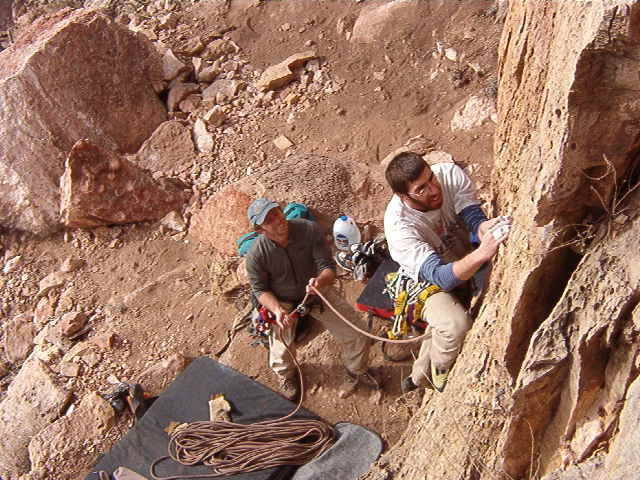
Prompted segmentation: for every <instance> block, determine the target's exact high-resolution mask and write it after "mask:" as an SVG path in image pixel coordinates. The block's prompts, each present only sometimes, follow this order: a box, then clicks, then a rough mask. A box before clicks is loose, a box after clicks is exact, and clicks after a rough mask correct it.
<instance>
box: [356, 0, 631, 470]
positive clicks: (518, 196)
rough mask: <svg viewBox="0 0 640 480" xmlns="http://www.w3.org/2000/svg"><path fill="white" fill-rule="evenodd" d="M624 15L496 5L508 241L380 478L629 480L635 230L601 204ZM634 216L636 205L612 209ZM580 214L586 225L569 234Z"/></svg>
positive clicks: (623, 80) (590, 7) (620, 153)
mask: <svg viewBox="0 0 640 480" xmlns="http://www.w3.org/2000/svg"><path fill="white" fill-rule="evenodd" d="M639 14H640V5H639V4H638V2H635V1H633V2H632V1H629V2H617V3H616V5H613V4H606V5H605V4H604V3H602V2H600V3H595V2H594V3H583V2H554V3H544V4H542V3H536V2H527V1H525V0H521V1H512V2H509V13H508V16H507V19H506V24H505V29H504V32H503V36H502V41H501V47H500V75H501V76H500V85H499V98H498V113H499V115H498V117H499V120H498V128H497V133H496V140H495V153H496V169H495V171H494V182H495V183H494V184H493V188H494V190H495V191H494V197H495V199H496V203H495V207H496V211H495V212H494V213H495V214H509V215H512V216H513V218H514V229H513V231H512V234H511V236H510V238H509V240H508V241H507V243H506V244H505V245H504V247H502V250H501V253H500V255H499V256H498V257H497V261H496V262H495V264H494V268H493V272H492V276H491V282H490V286H489V290H488V292H487V296H486V298H485V300H484V303H483V305H482V307H481V308H480V311H479V315H478V318H477V319H476V321H475V324H474V327H473V329H472V330H471V332H470V333H469V335H468V336H467V340H466V342H465V345H464V348H463V351H462V353H461V355H460V357H459V358H458V360H457V362H456V365H455V367H454V369H453V372H452V376H451V377H450V379H449V384H448V385H447V387H446V391H445V393H444V395H438V396H434V397H432V398H431V400H430V401H429V402H428V403H427V404H425V405H424V406H423V408H422V409H421V410H420V412H419V413H418V414H417V415H416V416H415V417H414V420H413V422H412V424H411V426H410V427H409V429H408V430H407V432H406V433H405V435H404V437H403V440H402V441H401V442H400V443H399V445H397V446H396V447H394V449H393V450H392V453H391V454H390V455H389V459H390V461H391V462H392V463H393V462H397V465H394V466H393V467H394V471H395V473H394V475H395V476H398V477H402V478H422V477H423V476H425V475H426V476H428V477H430V478H431V477H432V476H433V477H434V478H449V479H460V480H461V479H467V478H474V479H494V478H528V477H529V476H530V475H532V474H533V475H535V476H536V478H538V477H543V478H545V479H549V480H551V479H565V480H569V479H571V480H575V479H579V478H589V479H598V480H600V479H604V478H616V479H631V478H635V477H637V469H638V465H639V464H638V460H637V458H638V457H637V454H635V456H634V454H631V453H630V452H629V449H628V448H625V446H627V445H635V444H634V443H633V442H635V441H637V439H636V436H637V435H636V434H635V430H637V428H636V429H635V430H634V428H633V427H631V425H634V424H635V422H637V412H636V413H631V412H632V411H633V410H632V409H633V408H634V407H633V405H635V402H636V401H637V399H636V397H637V392H636V390H637V386H635V385H634V386H633V387H632V388H630V385H632V384H633V382H634V379H635V378H636V376H637V348H638V347H637V345H638V344H637V342H638V341H637V338H638V330H639V328H640V323H639V308H638V298H639V295H638V293H639V292H640V271H639V270H638V268H637V265H638V262H639V261H640V255H639V254H638V249H637V246H635V247H634V241H635V242H636V244H637V238H638V235H639V234H640V220H638V219H637V218H635V219H629V221H627V222H626V223H625V222H621V223H617V222H614V221H613V219H614V218H616V213H617V212H618V211H619V209H620V208H622V205H621V204H618V203H616V198H615V197H613V195H612V192H613V190H618V192H619V195H622V193H620V190H619V188H622V187H621V186H622V185H624V179H625V176H626V175H629V172H630V171H632V170H633V169H632V165H633V164H634V162H636V155H637V145H636V144H635V141H636V140H635V139H636V138H638V135H639V134H640V130H639V129H640V126H639V125H640V123H639V122H638V119H640V105H638V103H637V101H636V100H635V99H636V98H637V94H638V92H637V90H638V85H637V80H636V78H635V74H634V73H631V72H637V71H638V68H640V63H639V62H638V60H637V57H636V56H635V55H634V54H632V52H634V51H636V50H637V49H638V47H639V46H640V36H638V33H637V32H638V31H640V28H639V27H640V15H639ZM576 19H580V21H579V22H580V25H581V26H583V28H582V27H581V28H578V27H577V20H576ZM604 158H606V160H605V159H604ZM614 169H615V175H614V174H613V170H614ZM614 179H616V180H614ZM629 180H630V181H631V182H632V184H633V183H634V182H636V181H637V179H636V180H633V177H631V178H630V179H629ZM614 184H617V188H615V185H614ZM594 190H596V191H597V192H598V195H595V194H593V193H592V192H593V191H594ZM623 191H624V190H623ZM598 197H600V198H601V199H602V202H603V203H604V205H606V206H607V209H608V210H609V212H604V211H603V208H602V203H601V202H600V200H599V198H598ZM619 198H620V196H619V197H618V200H619ZM598 205H599V206H598ZM638 205H640V194H638V191H637V190H636V191H634V193H632V194H630V195H628V196H627V197H626V199H625V202H624V206H625V207H628V211H637V208H638ZM589 214H590V217H591V218H598V217H599V219H600V221H599V222H597V223H596V224H594V225H593V226H592V227H590V228H586V227H585V229H584V230H582V231H581V232H580V234H576V233H575V229H574V228H573V227H571V225H575V224H587V223H588V220H587V219H588V218H589V217H587V216H588V215H589ZM572 234H573V235H572ZM634 239H636V240H634ZM569 246H572V247H573V250H572V249H570V248H569ZM576 251H577V252H582V253H586V254H585V255H584V256H582V255H581V254H578V253H576ZM452 399H453V401H452ZM621 406H622V411H623V412H625V414H624V415H622V414H621V413H620V412H621ZM617 425H619V430H618V431H616V428H618V427H617ZM442 438H446V447H445V446H444V445H443V443H442V440H441V439H442ZM496 439H498V441H497V446H496ZM444 448H446V455H445V454H443V451H444ZM596 450H599V451H601V452H606V451H609V454H608V456H607V458H605V459H604V461H602V458H601V457H602V454H600V455H599V456H593V457H592V455H594V453H595V452H596ZM571 464H577V465H576V468H567V470H566V471H563V468H564V467H562V466H563V465H564V466H569V465H571ZM452 465H456V466H457V468H455V469H454V470H453V471H452ZM631 465H633V467H631ZM395 467H397V468H395ZM603 469H605V470H603ZM609 469H611V470H609ZM614 469H615V472H616V474H615V475H613V474H612V473H611V472H612V471H613V470H614ZM607 470H608V471H607ZM533 472H535V473H533ZM580 472H589V473H588V475H587V476H586V477H585V476H584V475H583V474H582V473H580ZM368 478H370V479H373V478H375V477H374V476H373V475H371V476H369V477H368Z"/></svg>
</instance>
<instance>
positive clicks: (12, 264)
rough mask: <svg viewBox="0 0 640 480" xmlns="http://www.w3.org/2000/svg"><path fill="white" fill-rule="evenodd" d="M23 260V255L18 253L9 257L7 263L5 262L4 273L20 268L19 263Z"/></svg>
mask: <svg viewBox="0 0 640 480" xmlns="http://www.w3.org/2000/svg"><path fill="white" fill-rule="evenodd" d="M21 260H22V256H21V255H17V256H15V257H13V258H11V259H9V260H8V261H7V263H5V264H4V268H3V269H2V271H3V273H11V272H13V271H14V270H15V269H16V268H18V265H19V264H20V261H21Z"/></svg>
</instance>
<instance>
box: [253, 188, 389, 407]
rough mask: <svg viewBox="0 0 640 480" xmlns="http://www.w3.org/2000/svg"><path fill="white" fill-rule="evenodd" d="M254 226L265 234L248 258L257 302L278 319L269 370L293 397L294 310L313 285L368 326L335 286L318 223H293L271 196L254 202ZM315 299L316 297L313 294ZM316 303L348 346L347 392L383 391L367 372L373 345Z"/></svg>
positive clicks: (345, 359) (324, 320)
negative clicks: (362, 387) (360, 389)
mask: <svg viewBox="0 0 640 480" xmlns="http://www.w3.org/2000/svg"><path fill="white" fill-rule="evenodd" d="M247 215H248V217H249V222H250V223H251V224H252V226H253V228H254V230H255V231H256V232H258V233H261V234H262V235H260V236H259V237H258V238H257V239H256V240H255V241H254V242H253V245H252V246H251V249H250V250H249V252H248V253H247V256H246V269H247V273H248V276H249V282H250V283H251V289H252V291H253V294H254V295H255V298H256V299H257V301H258V302H259V303H260V304H261V305H263V306H264V307H265V308H266V309H268V310H269V311H270V312H272V313H273V314H274V315H275V324H274V325H273V326H272V329H271V333H270V335H269V366H270V367H271V368H272V369H273V370H274V372H276V373H277V374H278V375H279V377H280V379H281V391H282V394H283V395H284V396H285V397H287V398H289V399H293V398H295V397H296V396H297V395H298V392H299V384H298V379H297V376H296V371H295V365H294V363H293V361H292V359H291V358H290V356H289V354H288V353H287V352H286V349H285V345H284V344H283V341H284V342H286V344H287V345H288V348H289V350H290V351H291V352H292V353H295V343H294V339H295V332H296V323H297V321H298V318H297V317H296V316H290V315H289V314H290V312H291V311H292V309H293V308H295V307H296V306H297V305H298V304H299V303H300V302H301V301H302V300H303V298H304V297H305V295H306V293H307V292H308V291H309V287H315V288H317V289H318V290H320V291H322V293H323V295H324V296H326V297H327V299H328V300H329V301H330V302H331V303H332V304H333V305H334V306H335V307H336V308H337V309H338V310H339V311H340V312H342V313H343V314H345V315H346V316H347V317H348V318H349V320H350V321H352V322H353V323H355V324H357V325H360V326H364V323H365V322H364V321H363V319H362V318H361V317H360V316H359V315H358V314H356V312H355V310H354V309H353V308H352V307H351V306H350V305H349V304H348V303H347V302H345V301H344V300H343V299H342V298H341V297H340V296H339V295H338V294H337V292H336V291H335V289H334V288H333V287H332V285H333V282H334V280H335V277H336V271H335V264H334V262H333V259H332V258H331V254H330V252H329V249H328V246H327V243H326V241H325V238H324V234H323V232H322V231H321V229H320V227H319V225H318V224H317V223H315V222H311V221H309V220H305V219H302V218H296V219H293V220H287V219H286V218H285V216H284V214H283V212H282V210H281V209H280V207H279V205H278V204H277V203H275V202H272V201H271V200H268V199H266V198H258V199H257V200H254V201H253V202H252V203H251V205H249V208H248V210H247ZM312 298H313V296H312ZM317 306H318V304H317V303H316V304H315V306H314V308H313V310H312V313H313V318H315V319H316V320H318V321H319V322H320V323H321V324H322V325H323V326H324V327H325V328H326V329H328V330H329V331H330V332H331V334H332V335H333V337H334V338H335V339H336V340H337V341H338V342H339V343H340V345H341V347H342V361H343V363H344V366H345V368H346V373H347V375H346V378H345V380H346V382H347V385H346V388H347V389H348V390H351V389H353V388H354V387H355V386H356V385H357V384H361V385H365V386H367V387H370V388H376V389H377V388H380V384H379V382H378V381H377V379H376V378H375V377H374V376H373V375H372V374H371V372H369V370H368V369H367V365H368V353H369V347H370V342H369V340H368V339H367V338H366V337H364V336H363V335H361V334H359V333H357V332H356V331H354V330H353V329H352V328H351V327H349V326H348V325H346V324H345V323H344V322H343V321H342V320H340V319H339V318H338V317H337V316H336V315H335V314H334V313H333V312H332V311H331V310H330V309H328V308H327V309H324V310H322V311H321V310H320V309H319V308H317Z"/></svg>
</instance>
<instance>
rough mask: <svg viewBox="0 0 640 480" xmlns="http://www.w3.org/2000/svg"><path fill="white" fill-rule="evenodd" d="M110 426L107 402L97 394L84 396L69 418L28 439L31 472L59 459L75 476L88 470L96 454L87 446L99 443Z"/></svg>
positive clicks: (110, 410) (111, 418)
mask: <svg viewBox="0 0 640 480" xmlns="http://www.w3.org/2000/svg"><path fill="white" fill-rule="evenodd" d="M114 424H115V411H114V410H113V408H112V407H111V405H110V404H109V402H107V401H106V400H104V399H103V398H102V397H101V396H100V395H98V394H97V393H90V394H88V395H86V396H85V397H84V398H83V399H82V401H81V402H80V405H79V406H78V408H76V409H75V410H74V411H73V412H72V413H71V414H69V415H66V416H64V417H62V418H60V419H58V420H56V421H55V422H54V423H52V424H51V425H49V426H48V427H46V428H44V429H42V430H41V431H40V433H38V434H37V435H36V436H35V437H33V439H31V441H30V442H29V458H30V460H31V468H32V469H33V470H37V469H42V468H43V467H46V466H47V465H51V464H52V463H54V461H55V460H56V459H58V460H59V459H61V458H62V459H67V460H68V461H69V462H70V463H71V464H72V465H73V469H74V471H76V472H77V471H82V470H88V469H89V468H90V467H91V466H92V465H93V464H94V463H95V462H96V460H97V458H98V455H99V452H98V450H97V449H95V448H87V446H88V445H90V444H94V445H95V444H98V443H101V442H102V439H103V438H104V436H105V435H106V433H107V432H108V431H109V429H110V428H111V427H113V425H114ZM72 459H73V461H71V460H72Z"/></svg>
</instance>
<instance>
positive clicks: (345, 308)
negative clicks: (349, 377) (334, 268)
mask: <svg viewBox="0 0 640 480" xmlns="http://www.w3.org/2000/svg"><path fill="white" fill-rule="evenodd" d="M322 294H323V295H324V296H325V297H326V298H327V300H329V302H331V305H333V306H334V307H335V308H336V310H338V311H339V312H340V313H341V314H342V315H344V316H345V317H346V318H347V319H348V320H349V321H350V322H351V323H353V324H355V325H357V326H358V327H360V328H362V329H363V330H366V329H367V328H366V322H365V320H364V318H363V316H362V315H360V314H358V313H357V312H356V311H355V310H354V309H353V307H352V306H351V305H349V304H348V303H347V302H346V301H345V300H344V299H343V298H342V297H340V295H338V293H337V292H336V290H335V288H333V287H329V288H326V289H324V290H323V291H322ZM282 305H283V306H284V307H285V308H289V309H293V308H295V307H296V306H295V305H290V304H286V303H283V304H282ZM311 315H312V316H313V318H314V319H315V320H317V321H318V322H320V323H321V324H322V326H323V327H324V328H326V329H327V330H329V332H330V333H331V335H333V338H335V339H336V340H337V341H338V343H339V344H340V346H341V348H342V363H343V364H344V366H345V367H346V368H347V370H349V371H350V372H351V373H354V374H360V373H364V372H365V371H366V370H367V366H368V360H369V348H370V346H371V341H370V340H369V339H368V338H367V337H365V336H364V335H361V334H360V333H358V332H356V331H355V330H354V329H352V328H351V327H350V326H349V325H347V324H346V323H345V322H344V321H342V320H341V319H340V318H338V317H337V315H336V314H335V313H333V312H332V311H331V310H330V309H329V307H327V306H326V305H325V306H324V310H321V309H320V306H319V305H315V306H314V307H313V309H312V310H311ZM279 332H280V335H276V334H277V333H279ZM295 332H296V322H291V324H290V325H289V326H288V327H287V328H285V329H281V328H280V327H278V326H277V325H275V324H274V325H272V329H271V334H270V335H269V366H270V367H271V368H272V369H273V371H274V372H276V373H277V374H278V375H280V376H282V377H285V378H293V377H294V376H295V375H296V373H297V372H296V367H295V364H294V363H293V360H292V359H291V357H290V356H289V354H288V353H287V350H286V349H285V345H284V344H283V343H282V341H281V340H280V339H279V338H278V337H279V336H280V337H281V338H282V339H283V340H284V341H285V342H286V343H287V345H288V346H289V350H290V351H291V353H292V354H294V355H295V353H296V345H295V343H294V338H295Z"/></svg>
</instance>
